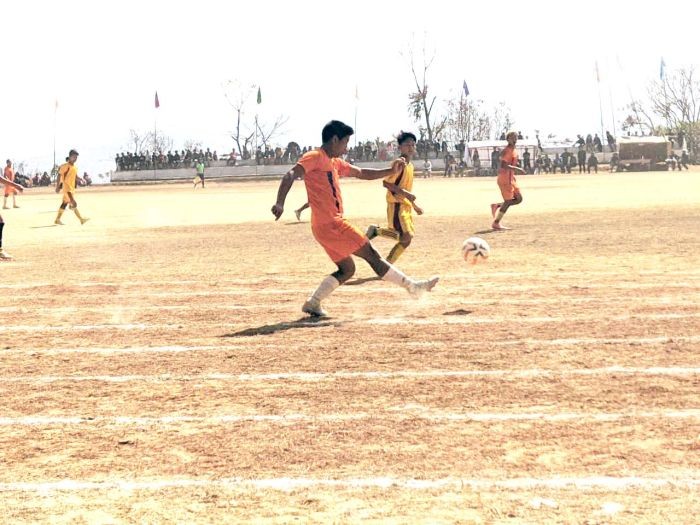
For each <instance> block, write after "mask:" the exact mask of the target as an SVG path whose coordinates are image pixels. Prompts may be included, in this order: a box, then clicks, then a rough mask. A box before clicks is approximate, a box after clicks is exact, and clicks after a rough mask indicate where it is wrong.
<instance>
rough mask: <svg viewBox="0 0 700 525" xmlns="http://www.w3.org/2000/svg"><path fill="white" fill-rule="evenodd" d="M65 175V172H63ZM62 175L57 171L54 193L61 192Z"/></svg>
mask: <svg viewBox="0 0 700 525" xmlns="http://www.w3.org/2000/svg"><path fill="white" fill-rule="evenodd" d="M64 173H65V172H64ZM63 175H64V174H63V173H61V170H60V169H59V170H58V174H57V175H56V193H58V192H59V191H61V186H62V185H63Z"/></svg>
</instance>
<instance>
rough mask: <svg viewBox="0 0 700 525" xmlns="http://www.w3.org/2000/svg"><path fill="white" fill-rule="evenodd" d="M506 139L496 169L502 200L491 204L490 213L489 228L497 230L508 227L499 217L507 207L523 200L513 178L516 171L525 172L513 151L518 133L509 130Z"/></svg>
mask: <svg viewBox="0 0 700 525" xmlns="http://www.w3.org/2000/svg"><path fill="white" fill-rule="evenodd" d="M506 140H507V141H508V145H507V146H506V147H505V148H503V151H502V152H501V167H500V168H499V170H498V179H497V182H498V187H499V189H500V190H501V196H503V202H502V203H501V204H492V205H491V215H493V218H494V221H493V224H492V225H491V228H493V229H494V230H497V231H503V230H507V229H508V228H506V227H505V226H502V225H501V219H503V216H504V215H505V214H506V212H507V211H508V208H510V207H511V206H515V205H516V204H520V203H521V202H523V196H522V194H521V193H520V188H518V184H517V182H516V180H515V172H516V171H517V172H518V173H523V174H524V173H525V170H523V169H522V168H520V167H519V166H518V154H517V152H516V151H515V144H516V142H518V133H517V132H516V131H509V132H508V134H507V135H506Z"/></svg>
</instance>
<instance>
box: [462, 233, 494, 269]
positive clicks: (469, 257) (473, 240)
mask: <svg viewBox="0 0 700 525" xmlns="http://www.w3.org/2000/svg"><path fill="white" fill-rule="evenodd" d="M490 253H491V247H490V246H489V243H487V242H486V241H485V240H484V239H482V238H481V237H469V238H468V239H467V240H466V241H464V244H463V245H462V257H464V260H465V261H467V262H471V263H472V264H475V263H476V262H477V261H479V259H488V257H489V254H490Z"/></svg>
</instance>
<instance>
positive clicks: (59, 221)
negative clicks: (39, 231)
mask: <svg viewBox="0 0 700 525" xmlns="http://www.w3.org/2000/svg"><path fill="white" fill-rule="evenodd" d="M53 223H54V224H55V225H56V226H63V222H61V219H56V220H55V221H53Z"/></svg>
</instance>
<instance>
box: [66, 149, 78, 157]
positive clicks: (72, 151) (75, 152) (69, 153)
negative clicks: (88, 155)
mask: <svg viewBox="0 0 700 525" xmlns="http://www.w3.org/2000/svg"><path fill="white" fill-rule="evenodd" d="M71 155H78V152H77V151H75V150H74V149H72V150H70V151H69V152H68V156H69V157H70V156H71Z"/></svg>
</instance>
